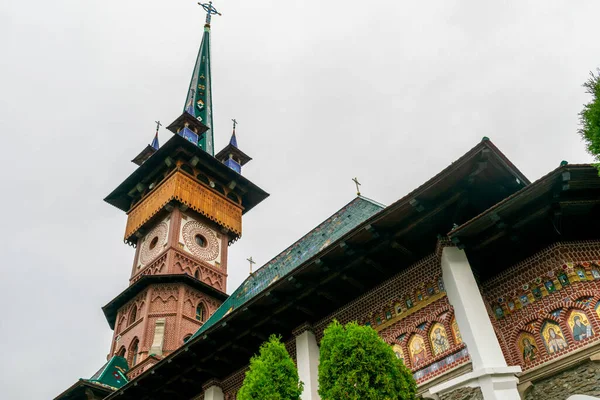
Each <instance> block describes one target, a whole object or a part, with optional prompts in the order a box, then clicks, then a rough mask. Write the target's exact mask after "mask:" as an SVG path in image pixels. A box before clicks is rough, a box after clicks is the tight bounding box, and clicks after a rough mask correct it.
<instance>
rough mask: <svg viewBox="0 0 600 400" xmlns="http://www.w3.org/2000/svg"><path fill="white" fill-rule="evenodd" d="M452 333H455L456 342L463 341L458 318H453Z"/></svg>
mask: <svg viewBox="0 0 600 400" xmlns="http://www.w3.org/2000/svg"><path fill="white" fill-rule="evenodd" d="M451 327H452V333H453V334H454V343H456V344H461V343H462V342H463V340H462V336H461V335H460V330H459V329H458V322H456V318H452V324H451Z"/></svg>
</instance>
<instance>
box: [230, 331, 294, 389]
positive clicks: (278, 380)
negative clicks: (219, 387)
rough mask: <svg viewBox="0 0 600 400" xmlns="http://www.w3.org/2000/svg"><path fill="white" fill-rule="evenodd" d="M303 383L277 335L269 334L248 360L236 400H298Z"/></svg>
mask: <svg viewBox="0 0 600 400" xmlns="http://www.w3.org/2000/svg"><path fill="white" fill-rule="evenodd" d="M302 387H303V384H302V382H300V379H299V377H298V370H297V369H296V365H294V361H293V360H292V357H290V355H289V353H288V352H287V350H286V348H285V346H284V345H283V343H281V340H280V338H279V337H278V336H275V335H271V337H270V338H269V340H268V341H266V342H265V343H263V344H262V346H260V352H259V354H258V355H255V356H254V357H252V359H251V360H250V369H249V370H248V371H247V372H246V378H245V379H244V383H243V385H242V387H241V389H240V391H239V392H238V394H237V399H238V400H298V399H300V394H301V393H302Z"/></svg>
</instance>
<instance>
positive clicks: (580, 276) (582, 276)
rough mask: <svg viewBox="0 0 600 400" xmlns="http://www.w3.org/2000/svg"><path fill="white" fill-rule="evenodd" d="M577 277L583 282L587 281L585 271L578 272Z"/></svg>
mask: <svg viewBox="0 0 600 400" xmlns="http://www.w3.org/2000/svg"><path fill="white" fill-rule="evenodd" d="M577 276H578V277H579V279H581V280H582V281H584V280H586V277H585V271H584V270H582V269H581V268H580V269H578V270H577Z"/></svg>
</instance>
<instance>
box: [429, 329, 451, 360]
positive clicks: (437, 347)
mask: <svg viewBox="0 0 600 400" xmlns="http://www.w3.org/2000/svg"><path fill="white" fill-rule="evenodd" d="M429 340H430V341H431V347H432V348H433V355H434V356H437V355H438V354H440V353H443V352H445V351H447V350H448V349H449V348H450V344H449V343H448V335H447V334H446V328H444V326H443V325H442V324H439V323H436V324H434V325H433V326H432V327H431V330H430V331H429Z"/></svg>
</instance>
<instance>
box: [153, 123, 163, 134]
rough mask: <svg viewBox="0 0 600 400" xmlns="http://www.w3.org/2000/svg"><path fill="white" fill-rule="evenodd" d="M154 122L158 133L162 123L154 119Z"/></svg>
mask: <svg viewBox="0 0 600 400" xmlns="http://www.w3.org/2000/svg"><path fill="white" fill-rule="evenodd" d="M154 122H155V123H156V133H157V134H158V130H159V129H160V127H161V126H162V124H161V123H160V121H154Z"/></svg>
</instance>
